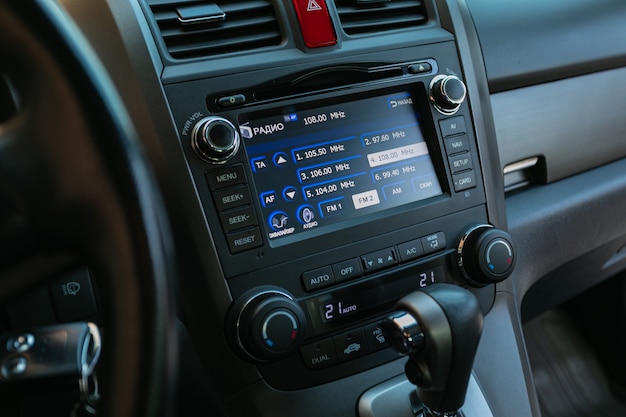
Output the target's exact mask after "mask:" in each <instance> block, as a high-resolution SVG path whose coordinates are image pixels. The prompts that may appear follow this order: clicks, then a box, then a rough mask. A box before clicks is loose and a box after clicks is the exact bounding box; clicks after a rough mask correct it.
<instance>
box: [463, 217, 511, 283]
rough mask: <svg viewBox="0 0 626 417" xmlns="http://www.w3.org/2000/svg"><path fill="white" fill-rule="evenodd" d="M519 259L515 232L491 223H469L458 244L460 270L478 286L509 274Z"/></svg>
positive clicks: (501, 279) (493, 281) (495, 281)
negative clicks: (515, 247) (514, 244)
mask: <svg viewBox="0 0 626 417" xmlns="http://www.w3.org/2000/svg"><path fill="white" fill-rule="evenodd" d="M515 259H516V258H515V250H514V246H513V239H512V238H511V235H509V234H508V233H507V232H505V231H504V230H500V229H497V228H495V227H493V226H492V225H489V224H477V225H473V226H471V227H469V228H468V230H467V231H466V232H465V234H464V235H463V236H462V237H461V239H460V240H459V245H458V247H457V261H458V266H459V270H460V271H461V273H462V274H463V276H464V277H465V279H466V280H467V281H468V282H469V283H470V284H471V285H473V286H477V287H482V286H485V285H488V284H494V283H497V282H500V281H503V280H504V279H506V278H507V277H509V276H510V275H511V273H512V272H513V267H514V266H515Z"/></svg>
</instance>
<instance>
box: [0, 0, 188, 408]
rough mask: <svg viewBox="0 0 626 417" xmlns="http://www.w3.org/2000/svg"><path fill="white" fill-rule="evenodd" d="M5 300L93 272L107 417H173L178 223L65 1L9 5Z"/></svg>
mask: <svg viewBox="0 0 626 417" xmlns="http://www.w3.org/2000/svg"><path fill="white" fill-rule="evenodd" d="M0 77H3V78H4V81H5V86H7V88H6V89H7V90H9V91H10V92H11V96H12V100H11V102H12V106H9V107H11V109H10V110H7V106H6V105H5V106H3V107H4V112H3V113H4V115H2V116H0V302H2V303H4V302H6V301H7V300H10V299H12V298H13V297H15V296H16V295H18V294H20V293H24V292H26V291H27V290H28V289H32V288H34V287H35V286H36V285H38V284H41V283H42V282H45V280H46V279H49V278H52V277H53V276H54V275H55V274H57V273H58V272H60V271H63V270H65V269H67V268H68V267H73V266H86V267H88V268H89V269H90V271H91V274H92V276H93V277H94V280H95V281H96V283H97V287H98V290H99V294H100V300H101V304H100V306H99V307H100V311H101V312H102V315H103V319H102V323H100V324H101V326H102V328H103V329H104V342H103V356H102V359H101V366H99V379H100V391H101V393H102V400H101V404H100V407H99V415H104V416H115V417H131V416H166V415H168V414H169V412H170V411H171V410H172V404H173V391H174V390H173V386H174V381H175V376H176V375H175V373H176V357H177V355H176V345H177V339H176V331H175V314H174V302H173V293H174V292H173V291H172V282H173V273H174V271H175V269H174V267H173V254H172V252H173V251H172V241H171V237H170V233H169V229H168V224H167V217H166V213H165V209H164V205H163V202H162V200H161V197H160V195H159V191H158V188H157V186H156V182H155V180H154V177H153V175H152V174H151V172H150V170H149V167H148V165H147V163H146V160H145V158H144V156H143V155H142V152H141V149H140V146H139V142H138V140H137V137H136V133H135V132H134V130H133V127H132V124H131V122H130V119H129V117H128V115H127V113H126V112H125V109H124V106H123V105H122V102H121V101H120V99H119V97H118V96H117V95H116V93H115V89H114V87H113V85H112V83H111V81H110V80H109V79H108V78H107V76H106V73H105V72H104V70H103V68H102V66H101V65H100V64H99V63H98V60H97V58H96V57H95V55H94V54H93V52H92V51H91V50H90V48H89V45H88V44H87V43H86V41H85V40H84V38H83V37H82V35H81V34H80V32H79V31H78V29H76V27H75V26H74V24H73V22H72V21H71V20H70V19H69V17H68V16H67V15H66V14H65V13H64V12H63V10H62V9H61V7H60V6H59V5H58V3H57V2H53V1H47V0H39V1H23V0H17V1H13V2H9V1H5V0H0Z"/></svg>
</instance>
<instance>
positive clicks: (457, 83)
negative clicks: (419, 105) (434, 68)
mask: <svg viewBox="0 0 626 417" xmlns="http://www.w3.org/2000/svg"><path fill="white" fill-rule="evenodd" d="M466 95H467V89H466V88H465V84H463V81H461V79H460V78H459V77H457V76H455V75H438V76H436V77H435V78H433V80H432V81H431V83H430V101H431V102H432V103H433V105H434V106H435V108H436V109H437V110H439V112H440V113H443V114H445V115H447V116H449V115H452V114H454V113H456V112H457V111H458V110H459V107H461V104H463V101H465V96H466Z"/></svg>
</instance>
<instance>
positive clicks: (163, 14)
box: [148, 0, 282, 59]
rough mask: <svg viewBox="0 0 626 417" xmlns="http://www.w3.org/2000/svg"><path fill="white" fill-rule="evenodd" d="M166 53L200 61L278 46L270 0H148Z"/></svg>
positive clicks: (279, 40)
mask: <svg viewBox="0 0 626 417" xmlns="http://www.w3.org/2000/svg"><path fill="white" fill-rule="evenodd" d="M148 5H149V6H150V10H151V11H152V14H153V15H154V18H155V20H156V23H157V25H158V29H159V31H160V34H161V36H162V37H163V41H164V42H165V46H166V48H167V52H168V53H169V54H170V55H171V56H172V58H176V59H186V58H197V57H203V56H211V55H217V54H225V53H230V52H239V51H246V50H251V49H256V48H262V47H266V46H273V45H278V44H280V43H281V41H282V35H281V32H280V27H279V25H278V21H277V19H276V13H275V11H274V7H273V6H272V2H271V0H216V1H204V0H148Z"/></svg>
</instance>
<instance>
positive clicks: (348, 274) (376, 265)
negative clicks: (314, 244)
mask: <svg viewBox="0 0 626 417" xmlns="http://www.w3.org/2000/svg"><path fill="white" fill-rule="evenodd" d="M445 248H446V236H445V234H444V233H443V232H435V233H432V234H430V235H427V236H423V237H420V238H417V239H413V240H411V241H409V242H404V243H400V244H398V245H397V246H394V247H390V248H385V249H381V250H377V251H375V252H370V253H367V254H365V255H361V256H360V257H359V258H352V259H348V260H345V261H341V262H337V263H334V264H332V265H329V266H323V267H321V268H317V269H313V270H310V271H306V272H304V273H302V284H303V286H304V289H305V290H306V291H307V292H312V291H316V290H319V289H322V288H326V287H329V286H332V285H334V284H338V283H341V282H345V281H349V280H352V279H355V278H359V277H361V276H363V275H364V274H371V273H374V272H377V271H381V270H384V269H387V268H391V267H393V266H396V265H398V264H399V263H406V262H410V261H413V260H415V259H418V258H420V257H422V256H426V255H430V254H432V253H435V252H439V251H442V250H444V249H445Z"/></svg>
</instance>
